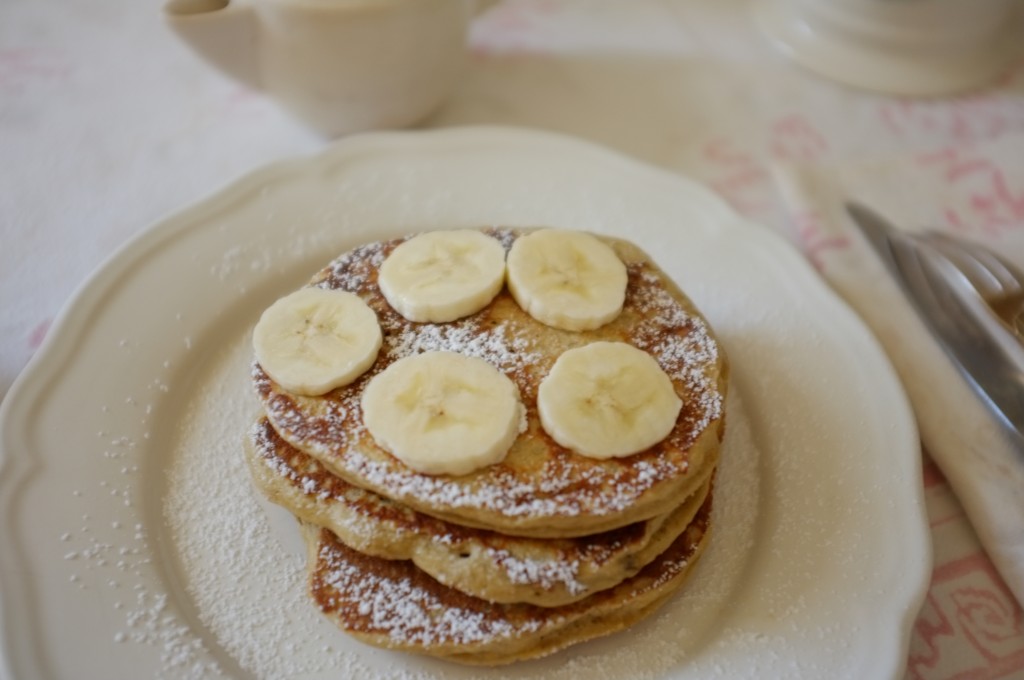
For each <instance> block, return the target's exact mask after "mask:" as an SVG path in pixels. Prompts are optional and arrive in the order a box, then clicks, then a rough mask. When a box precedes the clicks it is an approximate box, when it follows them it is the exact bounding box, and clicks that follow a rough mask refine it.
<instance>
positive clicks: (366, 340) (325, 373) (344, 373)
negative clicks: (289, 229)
mask: <svg viewBox="0 0 1024 680" xmlns="http://www.w3.org/2000/svg"><path fill="white" fill-rule="evenodd" d="M382 340H383V338H382V336H381V330H380V324H378V323H377V315H376V314H374V313H373V310H372V309H370V308H369V307H368V306H367V304H366V303H365V302H363V300H362V299H361V298H359V297H358V296H356V295H353V294H352V293H348V292H346V291H342V290H327V289H324V288H301V289H299V290H297V291H295V292H294V293H292V294H291V295H286V296H285V297H283V298H281V299H280V300H278V301H277V302H275V303H274V304H272V305H270V307H268V308H267V309H266V311H264V312H263V315H262V316H261V317H260V320H259V321H258V322H257V323H256V328H255V330H254V331H253V337H252V343H253V349H254V350H255V353H256V360H257V361H258V362H259V363H260V366H262V367H263V370H264V371H266V373H267V375H269V376H270V377H271V378H272V379H273V380H274V382H276V383H277V384H279V385H280V386H281V387H283V388H284V389H286V390H288V391H289V392H291V393H293V394H299V395H304V396H316V395H319V394H324V393H326V392H330V391H331V390H333V389H334V388H335V387H341V386H342V385H347V384H349V383H350V382H352V381H353V380H355V379H356V378H358V377H359V376H360V375H362V374H363V373H364V372H365V371H366V370H367V369H368V368H369V367H370V366H371V365H373V362H374V361H375V360H376V359H377V352H378V351H379V350H380V347H381V342H382Z"/></svg>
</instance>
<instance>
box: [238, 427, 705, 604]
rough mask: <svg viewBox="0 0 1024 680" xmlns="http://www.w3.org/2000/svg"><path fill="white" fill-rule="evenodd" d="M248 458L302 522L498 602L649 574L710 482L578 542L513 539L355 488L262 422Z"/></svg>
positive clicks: (257, 478)
mask: <svg viewBox="0 0 1024 680" xmlns="http://www.w3.org/2000/svg"><path fill="white" fill-rule="evenodd" d="M246 453H247V457H246V458H247V461H248V464H249V468H250V470H251V472H252V477H253V481H254V483H255V485H256V486H257V488H259V489H260V490H261V491H262V492H263V494H264V495H265V496H266V497H267V498H268V499H269V500H270V501H272V502H274V503H276V504H278V505H280V506H282V507H284V508H286V509H287V510H289V511H290V512H291V513H292V514H294V515H295V516H296V517H298V518H299V519H300V520H303V521H305V522H308V523H311V524H315V525H319V526H322V527H325V528H328V529H330V530H331V531H332V532H333V533H334V534H335V535H336V536H337V537H338V539H339V540H340V541H341V542H342V543H344V544H345V545H347V546H348V547H350V548H352V549H354V550H358V551H359V552H362V553H366V554H367V555H372V556H376V557H381V558H385V559H392V560H394V559H399V560H411V561H412V562H413V563H414V564H416V566H418V567H419V568H420V569H421V570H423V571H424V572H426V573H427V574H429V575H430V576H432V577H433V578H434V579H436V580H437V581H439V582H441V583H443V584H445V585H447V586H449V587H451V588H453V589H455V590H459V591H461V592H464V593H467V594H469V595H473V596H475V597H478V598H481V599H484V600H489V601H493V602H506V603H510V602H525V603H530V604H535V605H538V606H545V607H552V606H561V605H565V604H568V603H571V602H576V601H578V600H581V599H583V598H585V597H588V596H590V595H592V594H594V593H595V592H597V591H599V590H603V589H606V588H610V587H612V586H615V585H617V584H618V583H620V582H622V581H623V580H624V579H626V578H629V577H631V576H633V575H634V574H636V573H637V572H638V571H640V569H641V568H643V567H644V566H645V565H646V564H648V563H649V562H651V561H652V560H654V559H655V558H656V557H657V556H658V555H659V554H660V553H661V552H663V551H664V550H665V549H666V548H668V546H669V545H670V544H671V543H672V542H673V541H674V540H675V539H676V538H677V537H678V536H679V535H680V534H681V533H682V532H683V531H684V530H685V529H686V527H687V525H689V523H690V521H691V520H692V519H693V517H694V515H696V513H697V511H698V510H699V508H700V506H701V504H702V503H703V502H704V498H705V496H706V495H707V492H708V489H709V487H710V481H705V483H704V484H703V485H702V486H701V487H700V488H698V490H697V492H696V493H694V494H693V495H691V496H690V497H689V498H687V499H686V500H685V501H684V502H682V503H681V504H680V505H679V507H678V508H676V509H674V510H673V511H672V512H670V513H669V514H667V515H660V516H658V517H656V518H653V519H649V520H645V521H642V522H637V523H634V524H631V525H628V526H626V527H622V528H620V529H615V530H612V531H608V532H604V533H600V534H596V535H593V536H585V537H579V538H572V539H536V538H524V537H516V536H508V535H505V534H499V533H496V532H493V531H487V530H483V529H472V528H467V527H463V526H459V525H457V524H452V523H450V522H445V521H443V520H438V519H435V518H432V517H429V516H427V515H423V514H422V513H418V512H416V511H414V510H412V509H410V508H407V507H404V506H402V505H400V504H398V503H395V502H394V501H391V500H388V499H386V498H383V497H382V496H378V495H377V494H374V493H373V492H370V491H366V490H364V489H360V488H358V487H355V486H352V485H351V484H348V483H347V482H345V481H344V480H342V479H341V478H339V477H337V476H335V475H333V474H331V473H330V472H329V471H328V470H326V469H325V468H324V466H323V465H322V464H320V463H319V462H318V461H317V460H316V459H314V458H312V457H311V456H308V455H306V454H304V453H302V452H301V451H299V450H297V449H295V448H293V447H292V446H290V445H289V444H288V443H287V442H285V441H284V440H283V439H281V437H280V435H278V434H277V432H276V431H275V430H274V429H273V428H272V427H271V426H270V424H269V423H268V422H267V421H266V419H261V420H260V421H259V422H257V423H256V424H255V426H254V427H253V429H252V431H251V433H250V438H249V441H248V446H247V447H246Z"/></svg>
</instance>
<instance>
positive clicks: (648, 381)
mask: <svg viewBox="0 0 1024 680" xmlns="http://www.w3.org/2000/svg"><path fill="white" fill-rule="evenodd" d="M682 405H683V402H682V401H681V400H680V399H679V397H678V396H677V395H676V392H675V388H674V387H673V386H672V381H671V380H670V379H669V377H668V375H667V374H666V373H665V372H664V371H663V370H661V366H659V365H658V362H657V361H655V360H654V358H653V357H652V356H650V355H649V354H647V353H646V352H644V351H642V350H639V349H637V348H636V347H633V346H632V345H628V344H626V343H624V342H594V343H591V344H589V345H585V346H583V347H577V348H576V349H571V350H568V351H566V352H564V353H562V354H561V356H559V357H558V359H557V360H556V361H555V364H554V366H552V367H551V371H550V372H549V373H548V375H547V376H546V377H545V378H544V380H542V381H541V383H540V387H539V388H538V390H537V410H538V412H539V414H540V422H541V426H542V427H543V428H544V431H545V432H547V433H548V434H549V435H551V437H552V439H554V440H555V441H556V442H558V443H559V444H561V445H562V446H564V447H566V448H569V449H572V450H573V451H575V452H576V453H579V454H580V455H583V456H588V457H590V458H619V457H623V456H629V455H632V454H634V453H638V452H640V451H643V450H644V449H647V448H649V447H651V446H654V445H655V444H657V443H658V442H660V441H661V440H662V439H664V438H665V437H667V436H668V434H669V432H671V431H672V428H673V427H675V424H676V418H677V417H678V416H679V411H680V409H681V408H682Z"/></svg>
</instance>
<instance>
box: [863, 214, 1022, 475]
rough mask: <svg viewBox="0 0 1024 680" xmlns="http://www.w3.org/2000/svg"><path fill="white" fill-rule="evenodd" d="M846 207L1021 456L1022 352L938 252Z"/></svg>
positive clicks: (881, 220)
mask: <svg viewBox="0 0 1024 680" xmlns="http://www.w3.org/2000/svg"><path fill="white" fill-rule="evenodd" d="M846 208H847V212H848V213H849V215H850V216H851V217H852V218H853V221H854V223H855V224H857V226H858V227H859V228H860V229H861V232H862V233H863V234H864V236H865V238H866V239H867V241H868V242H869V243H870V244H871V246H872V248H873V249H874V250H875V252H876V253H877V254H878V256H879V257H880V258H881V260H882V262H883V263H884V264H885V267H886V269H888V270H889V272H890V273H891V274H892V275H893V278H895V279H896V281H897V282H898V283H899V285H900V287H901V288H902V289H903V291H904V293H905V294H906V295H907V297H908V298H909V299H910V301H911V303H912V305H913V306H914V308H915V309H916V311H917V313H918V315H919V316H920V317H921V319H922V320H923V321H924V323H925V325H926V326H927V327H928V328H929V329H930V330H931V332H932V334H933V336H934V337H935V338H936V340H937V341H938V342H939V344H940V346H941V347H942V348H943V350H944V351H945V352H946V354H947V356H948V357H949V358H950V360H951V361H952V362H953V364H954V365H955V366H956V368H957V370H958V371H959V372H960V373H961V375H963V377H964V378H965V379H966V381H967V382H968V384H969V385H970V386H971V387H972V388H973V390H974V391H975V393H977V394H978V396H979V397H980V398H981V399H982V401H983V402H984V403H985V404H986V405H987V406H988V408H989V410H990V411H991V412H992V414H993V415H994V416H995V417H996V420H997V422H998V423H999V424H1000V425H1001V427H1002V429H1003V430H1004V431H1005V432H1006V434H1007V435H1008V437H1009V438H1010V439H1011V440H1013V441H1014V442H1015V443H1016V445H1017V447H1018V448H1019V449H1020V450H1021V452H1022V455H1024V349H1022V348H1021V346H1020V345H1019V344H1018V343H1017V342H1016V341H1013V338H1012V336H1008V335H1007V334H1006V331H1005V329H1003V328H1002V327H1001V326H999V325H998V324H996V323H994V322H993V319H992V317H991V315H990V314H988V313H987V312H986V310H985V307H984V304H985V303H984V301H982V300H981V299H980V298H979V297H978V296H977V295H976V294H972V293H974V291H973V290H971V289H969V288H968V287H967V286H966V284H964V282H963V280H962V277H960V276H959V275H958V273H957V271H956V268H955V266H954V265H953V264H952V263H951V262H950V261H949V260H948V259H947V258H946V257H945V256H944V255H942V254H941V252H939V251H938V250H937V249H935V248H934V247H932V246H930V245H929V244H928V243H926V242H924V241H923V240H921V239H919V238H916V237H914V236H913V235H911V234H908V233H905V232H901V231H900V230H899V229H897V228H896V227H894V226H892V225H891V224H890V223H889V222H888V221H886V220H885V219H884V218H883V217H881V216H880V215H878V214H876V213H875V212H873V211H872V210H870V209H868V208H866V207H864V206H862V205H859V204H848V205H847V206H846ZM1011 341H1012V342H1011Z"/></svg>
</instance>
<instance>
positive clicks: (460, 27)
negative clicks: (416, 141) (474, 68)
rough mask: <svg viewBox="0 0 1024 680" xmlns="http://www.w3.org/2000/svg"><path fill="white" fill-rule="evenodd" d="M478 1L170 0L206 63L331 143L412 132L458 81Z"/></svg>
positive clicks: (176, 22) (168, 12)
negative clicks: (380, 132) (355, 135)
mask: <svg viewBox="0 0 1024 680" xmlns="http://www.w3.org/2000/svg"><path fill="white" fill-rule="evenodd" d="M484 6H486V4H485V3H484V4H481V3H476V2H473V1H472V0H168V2H167V3H166V4H165V6H164V17H165V19H166V21H167V23H168V25H170V27H171V28H172V29H174V31H175V32H176V33H177V34H178V35H179V36H180V37H181V38H182V39H183V40H184V41H185V42H187V43H188V44H189V45H191V46H192V48H193V49H195V50H196V51H197V52H198V53H199V54H200V55H201V56H202V57H203V58H204V59H205V60H206V61H207V62H209V63H210V64H212V65H213V66H215V67H217V68H218V69H220V70H221V71H223V72H224V73H226V74H228V75H229V76H231V77H233V78H235V79H236V80H239V81H241V82H243V83H245V84H246V85H249V86H250V87H254V88H257V89H260V90H262V91H264V92H266V93H267V94H268V95H270V96H271V97H273V98H274V99H276V100H277V101H278V102H280V104H281V105H282V106H283V107H284V108H286V109H288V110H289V111H291V112H292V113H293V114H295V115H296V116H297V117H298V118H299V119H301V120H302V121H304V122H306V123H307V124H309V125H310V126H312V127H313V128H314V129H316V130H317V131H319V132H320V133H322V134H324V135H327V136H330V137H335V136H339V135H344V134H348V133H352V132H359V131H362V130H370V129H384V128H400V127H405V126H408V125H412V124H414V123H416V122H418V121H419V120H421V119H422V118H424V117H426V116H427V115H428V114H430V113H431V112H432V111H434V110H435V109H436V108H437V107H438V106H439V105H440V104H441V103H442V102H443V101H444V100H445V98H446V97H447V96H448V95H449V94H450V93H451V91H452V90H453V89H454V87H455V86H456V84H457V83H458V82H459V79H460V76H461V75H462V72H463V69H464V67H465V64H466V59H467V53H466V39H467V32H468V24H469V21H470V19H471V18H472V16H473V14H474V13H475V12H476V11H478V8H482V7H484Z"/></svg>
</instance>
